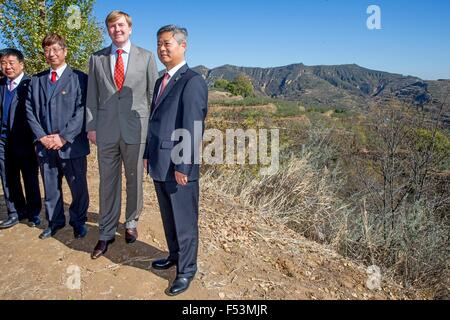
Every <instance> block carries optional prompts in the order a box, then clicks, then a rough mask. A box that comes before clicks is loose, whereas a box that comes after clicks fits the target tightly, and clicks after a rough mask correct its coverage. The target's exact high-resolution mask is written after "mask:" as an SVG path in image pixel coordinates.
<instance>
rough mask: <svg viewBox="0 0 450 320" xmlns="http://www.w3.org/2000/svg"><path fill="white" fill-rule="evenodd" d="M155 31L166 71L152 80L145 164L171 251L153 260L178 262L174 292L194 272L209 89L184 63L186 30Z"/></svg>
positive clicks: (163, 265)
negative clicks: (153, 185) (152, 91)
mask: <svg viewBox="0 0 450 320" xmlns="http://www.w3.org/2000/svg"><path fill="white" fill-rule="evenodd" d="M157 37H158V57H159V59H160V60H161V62H162V63H163V64H164V65H165V67H166V73H165V74H164V76H163V77H162V78H161V79H159V80H158V81H157V83H156V86H155V96H156V97H155V98H154V99H153V103H152V113H151V116H150V123H149V129H148V137H147V145H146V149H145V154H144V159H145V160H144V166H145V167H147V168H148V171H149V173H150V175H151V177H152V178H153V181H154V184H155V189H156V194H157V197H158V202H159V207H160V210H161V216H162V221H163V225H164V231H165V235H166V240H167V245H168V247H169V257H168V258H167V259H162V260H157V261H154V262H153V263H152V266H153V268H155V269H160V270H161V269H162V270H164V269H168V268H170V267H172V266H174V265H176V266H177V277H176V279H175V281H174V282H173V283H172V285H171V286H170V287H169V289H168V291H167V294H168V295H177V294H180V293H181V292H184V291H185V290H187V289H188V287H189V284H190V282H191V281H192V279H193V278H194V275H195V274H196V272H197V251H198V202H199V181H198V180H199V164H198V163H199V162H198V160H199V159H196V154H198V151H199V148H200V144H201V140H202V133H203V130H202V129H203V128H204V120H205V117H206V114H207V107H208V89H207V86H206V83H205V80H204V79H203V77H202V76H201V75H200V74H198V73H196V72H195V71H193V70H191V69H189V67H188V66H187V64H186V61H185V52H186V47H187V30H186V29H184V28H179V27H177V26H173V25H170V26H165V27H162V28H161V29H160V30H159V31H158V34H157ZM156 93H158V94H157V95H156ZM194 128H196V129H195V130H194ZM183 133H184V134H183ZM179 136H181V137H182V139H180V140H178V139H177V138H178V137H179ZM180 146H182V147H181V148H179V147H180ZM179 149H180V150H179ZM175 150H176V151H175ZM173 151H175V152H173ZM180 151H181V152H180Z"/></svg>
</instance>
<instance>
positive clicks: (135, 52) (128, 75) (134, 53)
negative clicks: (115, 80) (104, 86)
mask: <svg viewBox="0 0 450 320" xmlns="http://www.w3.org/2000/svg"><path fill="white" fill-rule="evenodd" d="M138 54H139V52H138V50H137V48H136V47H135V46H134V45H131V47H130V52H129V54H128V64H127V71H126V72H125V82H124V83H123V86H124V87H125V86H126V85H127V84H128V82H129V78H131V77H132V74H133V72H134V71H133V70H131V68H133V67H134V62H135V61H136V59H138V57H137V56H138Z"/></svg>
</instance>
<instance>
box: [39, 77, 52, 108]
mask: <svg viewBox="0 0 450 320" xmlns="http://www.w3.org/2000/svg"><path fill="white" fill-rule="evenodd" d="M49 74H50V71H47V72H45V73H44V74H43V75H42V76H41V77H40V79H39V87H40V88H41V92H43V93H44V100H45V104H47V102H48V93H47V81H48V80H47V79H48V76H49Z"/></svg>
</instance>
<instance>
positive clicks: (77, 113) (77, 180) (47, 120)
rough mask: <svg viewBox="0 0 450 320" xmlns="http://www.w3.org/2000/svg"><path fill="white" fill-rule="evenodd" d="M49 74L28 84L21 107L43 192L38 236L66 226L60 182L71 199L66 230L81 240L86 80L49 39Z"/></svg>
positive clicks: (62, 44) (57, 41) (62, 45)
mask: <svg viewBox="0 0 450 320" xmlns="http://www.w3.org/2000/svg"><path fill="white" fill-rule="evenodd" d="M42 48H43V49H44V55H45V59H46V60H47V63H48V64H49V65H50V69H49V70H46V71H44V72H41V73H39V74H37V75H35V76H33V78H32V79H31V84H30V87H29V90H28V97H27V102H26V109H27V117H28V123H29V124H30V127H31V130H32V131H33V134H34V138H35V142H36V153H37V155H38V159H39V166H40V169H41V174H42V181H43V184H44V189H45V211H46V215H47V219H48V222H49V223H48V228H47V229H45V230H44V231H43V232H42V233H41V235H40V236H39V237H40V238H41V239H47V238H49V237H52V236H54V235H55V234H56V232H57V231H58V230H59V229H61V228H63V227H64V226H65V224H66V219H65V215H64V200H63V193H62V178H63V177H64V176H65V178H66V181H67V184H68V185H69V188H70V192H71V194H72V203H71V205H70V208H69V213H70V225H71V226H72V227H73V232H74V236H75V238H77V239H78V238H83V237H85V236H86V233H87V228H86V225H85V223H86V220H87V210H88V207H89V194H88V187H87V180H86V171H87V159H86V156H87V155H88V154H89V141H88V139H87V135H86V128H85V118H86V91H87V75H86V74H85V73H83V72H81V71H78V70H73V69H72V68H71V67H69V66H68V65H67V63H66V56H67V44H66V40H65V39H64V38H63V37H61V36H60V35H58V34H49V35H48V36H46V37H45V38H44V40H43V41H42Z"/></svg>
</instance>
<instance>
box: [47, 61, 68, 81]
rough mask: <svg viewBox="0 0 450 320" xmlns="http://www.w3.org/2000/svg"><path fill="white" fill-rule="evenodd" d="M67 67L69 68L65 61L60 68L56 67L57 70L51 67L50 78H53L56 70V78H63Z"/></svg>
mask: <svg viewBox="0 0 450 320" xmlns="http://www.w3.org/2000/svg"><path fill="white" fill-rule="evenodd" d="M66 68H67V63H65V64H64V65H63V66H61V67H59V68H58V69H56V70H53V69H52V68H50V75H49V78H50V79H51V78H52V71H56V79H59V78H61V76H62V74H63V73H64V71H65V70H66Z"/></svg>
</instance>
